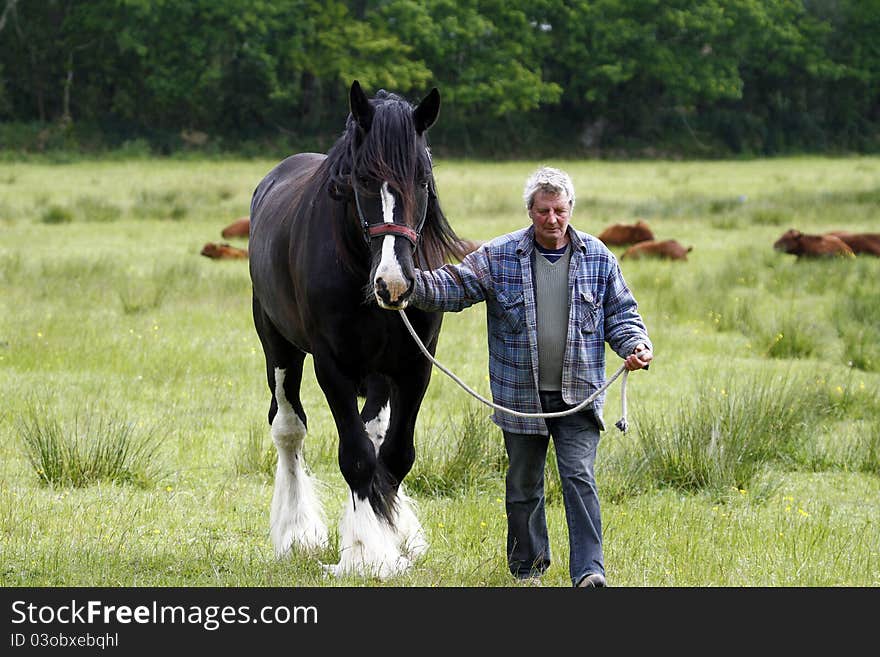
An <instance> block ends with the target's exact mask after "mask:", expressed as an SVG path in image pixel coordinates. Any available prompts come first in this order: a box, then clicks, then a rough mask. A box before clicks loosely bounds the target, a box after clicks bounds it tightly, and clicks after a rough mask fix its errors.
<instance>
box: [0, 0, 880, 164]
mask: <svg viewBox="0 0 880 657" xmlns="http://www.w3.org/2000/svg"><path fill="white" fill-rule="evenodd" d="M4 18H5V19H6V27H5V28H4V29H3V38H4V39H5V40H6V42H7V43H8V44H9V45H10V47H7V48H3V49H2V50H0V71H2V74H3V77H2V81H0V118H2V119H4V123H12V124H13V125H17V126H24V127H13V128H9V127H3V126H2V125H0V147H2V148H3V149H11V150H14V151H15V152H21V151H28V152H34V151H37V152H42V151H53V152H56V153H59V152H63V151H72V152H75V151H76V150H77V149H79V148H93V149H99V150H101V149H106V148H108V147H111V148H112V147H120V146H122V145H123V144H127V145H126V146H125V149H126V151H129V150H132V147H133V145H134V147H135V148H134V150H136V151H138V152H141V153H143V152H144V144H146V145H147V146H146V152H161V153H172V152H181V151H182V152H187V151H192V150H197V151H201V152H203V153H218V152H223V151H226V150H229V149H238V150H239V152H249V153H250V152H254V153H265V152H266V151H267V150H271V151H272V152H278V153H280V154H281V153H283V152H284V151H285V150H288V149H289V150H318V149H322V148H325V147H326V146H327V145H328V144H329V143H330V142H331V141H332V140H333V139H334V138H335V136H336V135H337V134H338V132H339V130H340V128H341V125H342V122H343V121H344V119H345V115H346V108H347V91H348V86H349V85H350V83H351V81H352V80H353V79H358V80H360V81H361V83H362V84H363V85H364V86H365V87H366V88H367V89H368V90H369V91H371V92H374V91H376V90H378V89H379V88H385V89H388V90H391V91H395V92H398V93H401V94H404V95H405V96H407V97H410V98H411V99H413V100H417V99H418V98H420V97H422V96H423V95H424V94H425V93H426V92H427V91H428V89H429V88H430V87H431V86H434V85H436V86H437V87H438V88H439V89H440V91H441V93H442V96H443V103H444V110H443V120H442V122H441V124H440V125H439V126H438V129H437V131H435V134H436V135H437V136H441V137H443V140H442V141H443V142H444V143H442V144H441V146H442V147H444V148H446V149H448V150H447V152H450V153H456V154H461V153H470V152H473V151H479V152H483V153H489V154H495V155H509V154H519V155H522V154H526V153H532V154H534V155H535V156H543V154H544V153H545V152H549V153H555V152H559V151H560V150H562V151H563V152H566V153H569V154H575V153H603V154H608V153H612V154H613V153H616V152H619V151H620V150H625V151H629V152H636V153H638V152H643V153H646V154H649V155H650V154H654V155H656V154H657V153H658V152H663V151H664V150H671V151H674V152H679V153H681V152H683V153H685V154H698V155H703V156H706V155H715V154H724V153H729V152H733V153H744V154H761V153H780V152H792V151H795V152H796V151H798V150H814V151H815V150H823V149H828V148H833V149H838V150H850V149H853V150H859V151H865V152H876V151H877V150H878V149H880V137H878V134H880V133H878V118H877V115H876V112H875V108H876V104H877V89H878V82H880V54H878V53H877V49H876V48H875V47H874V45H875V44H876V42H877V40H878V38H880V9H878V8H877V6H876V3H871V2H860V1H858V0H840V1H839V2H834V3H824V2H808V1H806V0H797V1H794V2H792V1H789V0H762V1H758V0H724V1H722V0H675V1H674V2H657V0H627V1H622V0H575V1H568V0H541V1H540V2H507V1H503V0H489V1H483V2H477V1H476V0H467V1H465V2H455V1H453V0H427V1H425V2H416V1H415V0H388V1H387V2H381V3H364V2H353V1H350V0H348V1H346V0H327V1H323V2H319V1H318V0H305V1H295V0H283V1H280V2H271V1H269V0H258V1H257V2H252V1H245V0H220V1H218V0H195V1H190V2H182V1H177V0H174V1H168V2H160V3H156V2H144V1H142V0H127V1H126V2H116V1H115V0H93V1H91V2H87V3H54V4H53V5H52V7H51V10H49V9H46V8H44V7H43V5H41V4H40V3H9V7H8V8H7V10H5V12H4Z"/></svg>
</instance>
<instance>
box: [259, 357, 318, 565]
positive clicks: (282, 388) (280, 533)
mask: <svg viewBox="0 0 880 657" xmlns="http://www.w3.org/2000/svg"><path fill="white" fill-rule="evenodd" d="M292 370H293V368H291V369H289V370H284V369H281V368H275V370H274V379H275V391H274V395H273V396H274V399H275V405H276V406H277V411H276V413H275V416H274V417H273V418H272V430H271V433H272V442H274V443H275V449H276V451H277V452H278V464H277V465H276V467H275V488H274V491H273V493H272V506H271V509H270V512H269V526H270V530H271V534H272V543H273V544H274V546H275V553H276V554H277V555H278V556H282V555H284V554H286V553H287V552H288V551H289V550H290V549H291V547H294V546H296V547H298V548H302V549H307V550H312V549H319V548H322V547H324V546H325V545H326V544H327V526H326V523H325V521H324V516H323V511H322V508H321V504H320V501H319V499H318V496H317V494H316V491H315V485H314V481H313V479H312V477H311V475H310V474H309V472H308V470H307V468H306V465H305V459H304V456H303V442H304V441H305V437H306V425H305V422H304V421H303V417H304V416H302V415H301V413H297V412H296V410H295V408H294V405H293V404H292V403H291V401H290V396H291V393H292V391H293V388H294V387H296V389H297V393H296V397H295V400H296V405H297V406H298V405H299V395H298V386H299V383H298V379H299V378H300V377H301V370H298V371H292ZM288 376H290V377H291V379H293V378H295V379H297V380H296V381H290V385H287V384H288V381H289V380H288ZM294 384H295V385H294Z"/></svg>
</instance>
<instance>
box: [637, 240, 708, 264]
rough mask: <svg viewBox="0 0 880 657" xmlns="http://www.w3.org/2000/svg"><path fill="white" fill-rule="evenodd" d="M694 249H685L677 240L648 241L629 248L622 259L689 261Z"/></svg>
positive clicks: (690, 247)
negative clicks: (688, 258) (689, 255)
mask: <svg viewBox="0 0 880 657" xmlns="http://www.w3.org/2000/svg"><path fill="white" fill-rule="evenodd" d="M693 248H694V247H692V246H689V247H687V248H685V247H683V246H682V245H681V244H679V243H678V242H677V241H675V240H662V241H660V242H657V241H655V240H647V241H644V242H639V243H638V244H634V245H633V246H631V247H629V248H628V249H627V250H626V251H624V252H623V255H621V256H620V257H621V259H623V258H632V259H635V260H637V259H639V258H665V259H667V260H687V254H688V253H690V252H691V251H692V250H693Z"/></svg>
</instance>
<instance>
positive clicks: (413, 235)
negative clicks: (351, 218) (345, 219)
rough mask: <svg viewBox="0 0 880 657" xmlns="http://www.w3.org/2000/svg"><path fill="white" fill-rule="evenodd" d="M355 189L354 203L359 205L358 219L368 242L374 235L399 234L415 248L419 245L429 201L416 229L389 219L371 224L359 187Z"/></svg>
mask: <svg viewBox="0 0 880 657" xmlns="http://www.w3.org/2000/svg"><path fill="white" fill-rule="evenodd" d="M353 190H354V203H355V205H356V206H357V213H358V219H360V222H361V228H363V231H364V239H365V240H366V241H367V244H369V243H370V241H371V240H372V239H373V238H374V237H381V236H382V235H399V236H401V237H405V238H406V239H408V240H409V241H410V242H411V243H412V245H413V248H414V249H415V248H416V247H417V246H418V245H419V237H420V236H421V233H422V228H423V227H424V225H425V218H426V217H427V216H428V204H427V203H426V204H425V213H424V214H423V215H422V218H421V220H420V221H419V225H418V228H416V229H415V230H413V229H412V228H410V227H409V226H405V225H404V224H395V223H392V222H387V221H383V222H380V223H375V224H371V223H370V222H368V221H367V218H366V217H365V216H364V211H363V209H362V208H361V199H360V197H359V196H358V193H357V188H356V187H353Z"/></svg>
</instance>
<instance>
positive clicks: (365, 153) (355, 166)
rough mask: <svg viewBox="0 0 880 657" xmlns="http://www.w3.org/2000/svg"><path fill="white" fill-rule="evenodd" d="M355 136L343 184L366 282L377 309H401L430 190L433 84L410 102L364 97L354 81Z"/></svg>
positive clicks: (436, 106)
mask: <svg viewBox="0 0 880 657" xmlns="http://www.w3.org/2000/svg"><path fill="white" fill-rule="evenodd" d="M349 101H350V107H351V117H352V121H353V123H354V124H355V135H354V139H353V140H352V144H351V149H352V151H351V171H350V174H349V175H350V177H349V183H350V186H351V189H352V196H353V197H354V204H355V208H356V213H357V216H358V220H359V222H360V224H361V228H362V230H363V233H364V238H365V239H366V241H367V242H368V244H369V248H370V255H371V266H370V286H371V288H372V294H373V296H374V297H375V299H376V301H377V302H378V304H379V305H380V306H382V307H383V308H391V309H402V308H405V307H406V304H407V299H408V298H409V296H410V294H411V293H412V287H413V278H414V275H415V272H414V265H413V255H414V252H415V250H416V248H417V247H418V243H419V239H420V237H421V231H422V228H423V227H424V223H425V218H426V215H427V212H428V202H429V195H430V193H431V184H432V173H431V157H430V154H429V152H428V145H427V137H426V134H425V133H426V131H427V130H428V128H430V127H431V125H433V124H434V122H435V121H436V120H437V114H438V113H439V111H440V94H439V92H438V91H437V89H436V88H435V89H432V90H431V92H430V93H429V94H428V95H427V96H426V97H425V98H424V99H423V100H422V101H421V102H420V103H419V104H418V105H417V106H415V107H414V106H412V105H411V104H410V103H408V102H406V101H405V100H403V99H401V98H399V97H398V96H395V95H393V94H388V93H386V92H384V91H380V92H379V93H378V94H377V95H376V98H375V99H373V100H369V99H368V98H367V97H366V95H365V94H364V92H363V89H361V86H360V84H359V83H358V82H357V80H355V81H354V83H353V84H352V85H351V91H350V93H349Z"/></svg>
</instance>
